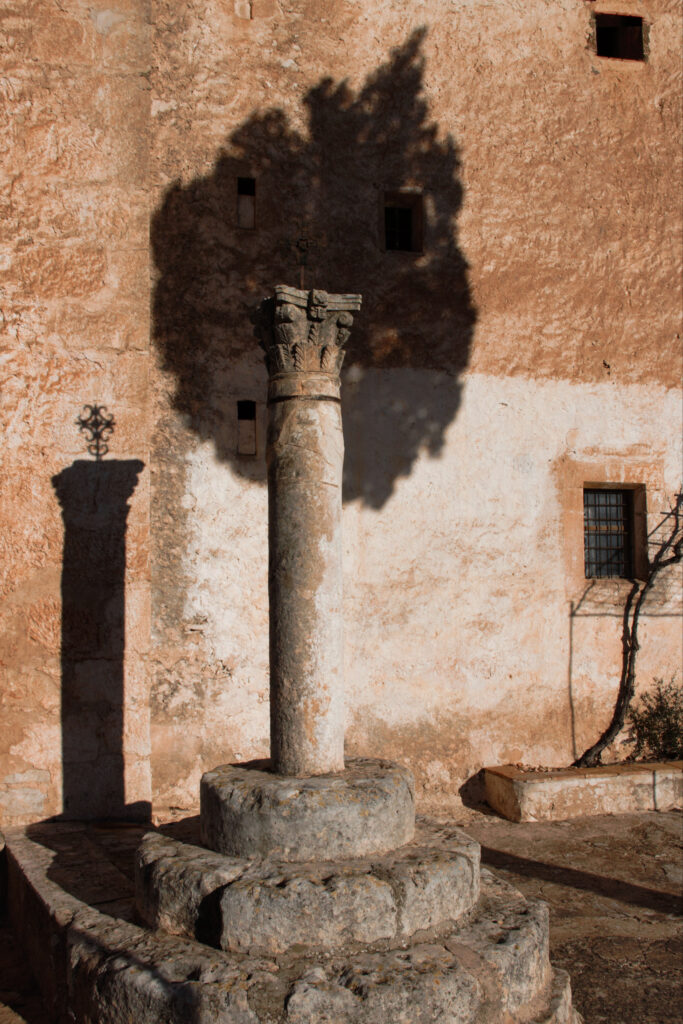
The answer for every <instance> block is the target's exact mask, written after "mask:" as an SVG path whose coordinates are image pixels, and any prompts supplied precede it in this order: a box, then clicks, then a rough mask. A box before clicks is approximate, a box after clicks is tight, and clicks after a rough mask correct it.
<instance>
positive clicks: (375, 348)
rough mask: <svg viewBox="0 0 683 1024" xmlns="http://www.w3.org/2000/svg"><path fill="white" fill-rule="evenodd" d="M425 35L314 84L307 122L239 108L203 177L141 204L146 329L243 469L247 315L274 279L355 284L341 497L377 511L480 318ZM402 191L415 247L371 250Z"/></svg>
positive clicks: (190, 413)
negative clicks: (148, 308) (243, 210)
mask: <svg viewBox="0 0 683 1024" xmlns="http://www.w3.org/2000/svg"><path fill="white" fill-rule="evenodd" d="M425 34H426V30H425V29H424V28H422V29H419V30H417V31H415V32H414V33H413V34H412V35H411V36H410V37H409V38H408V40H407V41H406V42H405V44H403V45H402V46H401V47H400V48H398V49H396V50H395V51H393V52H392V54H391V57H390V59H389V60H388V61H387V63H386V64H384V65H382V66H381V67H379V68H378V69H377V70H376V71H374V72H373V73H372V74H371V75H370V76H369V77H368V79H367V80H366V82H365V84H364V85H363V87H362V88H361V89H360V90H359V91H358V92H357V93H354V92H353V91H352V90H351V89H350V87H349V86H348V84H347V83H346V82H345V81H342V82H334V81H333V80H332V79H331V78H325V79H323V80H322V81H321V82H320V83H319V84H318V85H316V86H315V87H314V88H312V89H310V90H309V92H308V93H306V95H305V96H304V98H303V106H304V108H305V115H306V119H307V127H306V130H303V129H300V128H298V127H295V126H294V125H293V124H292V123H291V122H290V121H289V120H288V118H287V115H286V114H285V113H284V111H283V110H280V109H270V110H266V111H265V112H255V113H254V114H252V116H251V117H249V118H248V119H247V120H246V121H245V122H244V123H243V124H242V125H240V126H239V127H238V128H237V129H236V130H235V131H234V132H233V133H232V135H231V136H230V137H229V139H228V140H227V142H226V145H225V148H224V149H223V150H222V151H221V152H220V154H219V156H218V159H217V161H216V164H215V166H214V169H213V172H212V174H210V175H209V176H207V177H204V178H199V179H197V180H195V181H193V182H192V183H191V184H189V185H187V186H182V185H180V184H175V185H174V186H172V187H171V188H170V189H169V191H168V192H167V194H166V196H165V199H164V202H163V204H162V206H161V208H160V209H159V210H158V211H157V212H156V214H155V215H154V218H153V222H152V247H153V254H154V260H155V262H156V266H157V271H158V279H157V284H156V288H155V293H154V307H153V316H154V337H155V340H156V345H157V346H158V348H159V350H160V352H161V356H162V365H163V367H164V369H166V370H167V371H170V372H171V373H172V374H173V375H174V376H175V379H176V391H175V395H174V405H175V408H176V409H177V410H178V411H179V412H181V413H183V414H185V415H186V416H187V417H188V423H189V425H190V427H191V429H192V430H193V431H194V432H195V433H196V434H197V435H198V436H199V437H200V438H201V439H203V440H211V441H212V442H213V443H214V444H215V446H216V451H217V454H218V457H219V458H221V459H223V460H227V461H229V462H230V463H231V465H232V466H233V468H234V470H235V471H236V472H239V473H244V474H245V475H248V476H249V477H251V478H252V479H253V478H255V477H256V478H258V479H261V480H265V467H263V465H262V462H261V463H259V467H258V469H257V467H256V466H255V465H254V464H253V463H251V464H250V463H249V462H248V461H245V460H244V459H243V458H242V459H240V458H239V457H238V456H237V455H236V426H237V425H236V409H235V402H236V400H238V399H256V400H262V398H263V396H265V390H266V373H265V368H263V367H262V366H261V364H260V353H259V352H258V350H257V349H256V342H255V340H254V336H253V334H252V328H251V325H250V320H249V314H250V310H251V309H253V307H254V306H255V305H256V304H257V302H258V301H259V300H260V299H262V298H263V297H264V296H266V295H268V294H271V293H272V289H273V287H274V285H275V284H279V283H283V284H290V285H294V286H296V287H300V286H301V284H302V277H303V285H304V287H306V288H311V287H316V288H323V289H325V290H327V291H333V292H360V293H362V295H363V309H362V311H361V313H360V314H359V315H358V316H357V317H356V323H355V324H354V327H353V329H352V332H351V339H350V341H349V344H348V349H347V356H346V363H345V372H344V387H343V389H342V395H343V415H344V431H345V439H346V463H345V475H344V497H345V499H346V500H354V499H360V500H362V501H364V502H366V503H367V504H368V505H371V506H373V507H381V506H382V505H383V504H384V503H385V502H386V500H387V499H388V498H389V496H390V495H391V493H392V490H393V487H394V484H395V481H396V479H397V478H398V477H399V476H403V475H407V474H408V473H410V471H411V468H412V466H413V464H414V462H415V460H416V458H417V457H418V455H419V454H420V452H421V451H426V452H427V453H429V454H430V455H431V456H437V455H438V454H439V453H440V451H441V449H442V446H443V442H444V432H445V430H446V428H447V427H448V425H449V424H450V423H451V422H452V420H453V419H454V417H455V415H456V413H457V409H458V405H459V401H460V388H461V386H460V376H461V374H462V372H463V370H464V369H465V367H466V366H467V362H468V359H469V351H470V345H471V338H472V331H473V326H474V323H475V319H476V314H475V309H474V307H473V305H472V301H471V298H470V292H469V286H468V280H467V269H468V268H467V263H466V261H465V259H464V257H463V255H462V253H461V252H460V249H459V247H458V242H457V238H458V230H457V216H458V213H459V211H460V207H461V205H462V192H463V190H462V185H461V183H460V180H459V167H460V161H459V154H458V147H457V145H456V143H455V141H454V140H453V139H452V137H451V136H450V135H447V134H443V133H440V131H439V127H438V125H437V124H436V123H434V122H433V121H430V120H429V109H428V104H427V101H426V99H425V97H424V95H423V78H424V70H425V58H424V56H423V54H422V43H423V39H424V36H425ZM240 178H242V179H245V178H251V179H254V180H255V197H254V200H253V201H254V203H255V226H254V228H253V229H249V228H243V227H239V226H238V217H237V206H238V195H237V190H238V179H240ZM242 188H244V183H242ZM401 189H413V190H416V192H417V193H418V194H419V193H421V194H422V196H423V200H422V208H423V212H424V220H423V246H422V252H407V251H385V236H384V231H385V220H384V216H385V214H384V207H385V204H391V202H393V200H392V199H391V196H390V194H391V193H392V192H393V193H396V192H397V191H399V190H401ZM400 201H401V200H399V202H400ZM405 201H407V202H410V201H411V200H410V198H409V197H408V199H407V200H405ZM418 202H419V201H418ZM414 217H415V218H418V217H419V209H416V210H415V211H414ZM385 369H392V370H397V371H402V372H400V373H392V374H390V375H388V376H387V375H386V374H381V373H377V371H378V370H385ZM233 420H235V422H233Z"/></svg>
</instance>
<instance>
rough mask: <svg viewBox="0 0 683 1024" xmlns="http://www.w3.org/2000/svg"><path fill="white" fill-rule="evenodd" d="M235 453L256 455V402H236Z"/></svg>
mask: <svg viewBox="0 0 683 1024" xmlns="http://www.w3.org/2000/svg"><path fill="white" fill-rule="evenodd" d="M237 454H238V455H256V402H251V401H248V400H242V401H239V402H238V403H237Z"/></svg>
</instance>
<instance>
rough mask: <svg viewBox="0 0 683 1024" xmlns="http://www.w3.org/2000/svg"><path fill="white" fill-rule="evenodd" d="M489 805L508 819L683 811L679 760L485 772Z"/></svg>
mask: <svg viewBox="0 0 683 1024" xmlns="http://www.w3.org/2000/svg"><path fill="white" fill-rule="evenodd" d="M484 785H485V791H486V800H487V803H488V804H489V806H490V807H491V808H493V810H494V811H496V812H497V813H498V814H500V815H501V816H502V817H503V818H507V819H508V820H509V821H560V820H563V819H565V818H577V817H581V816H583V815H590V814H631V813H634V812H637V811H673V810H681V809H683V761H658V762H634V763H633V764H615V765H604V766H600V767H598V768H566V769H557V770H552V771H547V772H540V771H536V772H534V771H528V772H525V771H522V770H520V769H519V768H515V767H514V766H513V765H499V766H496V767H492V768H485V769H484Z"/></svg>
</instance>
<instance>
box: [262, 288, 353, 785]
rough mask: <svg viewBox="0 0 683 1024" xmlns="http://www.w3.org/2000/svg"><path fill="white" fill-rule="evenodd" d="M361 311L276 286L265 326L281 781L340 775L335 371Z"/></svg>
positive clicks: (274, 709) (273, 671)
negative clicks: (311, 776) (284, 778)
mask: <svg viewBox="0 0 683 1024" xmlns="http://www.w3.org/2000/svg"><path fill="white" fill-rule="evenodd" d="M360 304H361V297H360V296H359V295H329V294H327V293H326V292H322V291H311V292H306V291H300V290H298V289H295V288H287V287H285V286H283V285H278V287H277V288H276V289H275V295H274V297H273V298H272V299H269V300H267V302H265V303H263V305H262V306H261V310H260V315H259V319H258V324H259V330H260V334H261V338H262V344H263V347H264V348H265V351H266V362H267V366H268V374H269V382H268V439H267V447H266V460H267V464H268V500H269V519H268V524H269V525H268V538H269V570H268V572H269V575H268V586H269V596H270V708H271V712H270V723H271V724H270V741H271V760H272V766H273V770H274V771H275V772H277V773H278V774H281V775H289V776H300V777H301V776H309V775H323V774H325V773H327V772H339V771H342V770H343V768H344V681H343V634H342V548H341V507H342V464H343V458H344V440H343V435H342V424H341V406H340V399H339V386H340V385H339V370H340V368H341V364H342V360H343V358H344V353H343V345H344V343H345V342H346V340H347V338H348V336H349V333H350V327H351V324H352V323H353V317H352V316H351V313H352V311H355V310H358V309H360Z"/></svg>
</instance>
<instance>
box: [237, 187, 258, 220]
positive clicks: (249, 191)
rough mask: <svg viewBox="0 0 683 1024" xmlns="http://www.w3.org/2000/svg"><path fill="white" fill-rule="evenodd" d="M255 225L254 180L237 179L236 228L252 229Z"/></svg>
mask: <svg viewBox="0 0 683 1024" xmlns="http://www.w3.org/2000/svg"><path fill="white" fill-rule="evenodd" d="M255 224H256V178H238V179H237V226H238V227H240V228H253V227H254V226H255Z"/></svg>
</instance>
